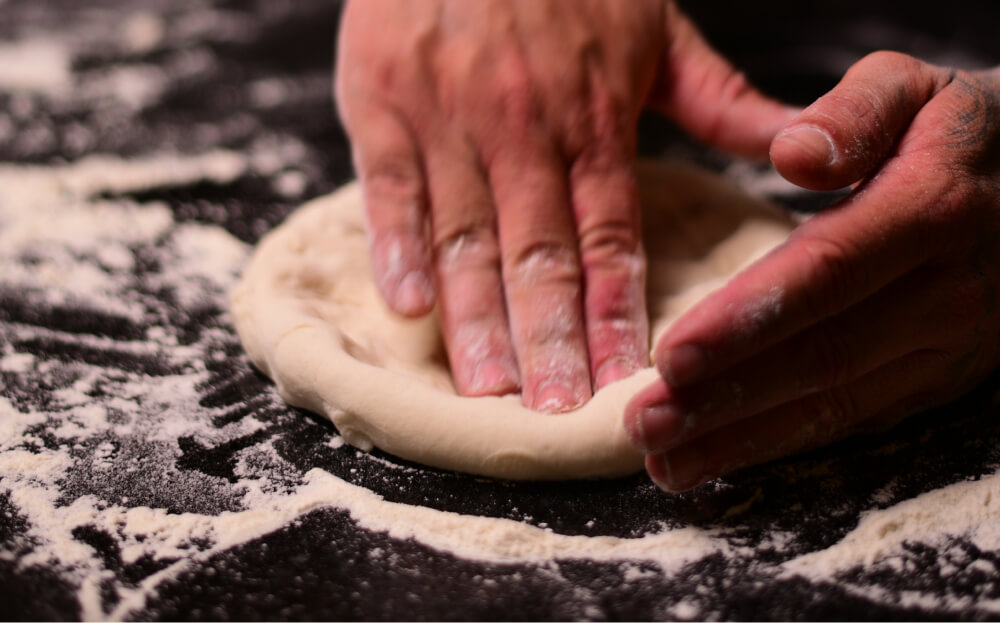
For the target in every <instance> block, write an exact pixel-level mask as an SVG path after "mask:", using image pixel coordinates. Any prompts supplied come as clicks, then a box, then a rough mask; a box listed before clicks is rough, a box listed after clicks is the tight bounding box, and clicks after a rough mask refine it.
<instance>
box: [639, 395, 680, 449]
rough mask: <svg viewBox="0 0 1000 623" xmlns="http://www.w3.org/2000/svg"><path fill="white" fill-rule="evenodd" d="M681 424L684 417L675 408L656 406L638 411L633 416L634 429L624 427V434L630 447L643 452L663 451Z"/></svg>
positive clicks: (671, 406) (664, 405)
mask: <svg viewBox="0 0 1000 623" xmlns="http://www.w3.org/2000/svg"><path fill="white" fill-rule="evenodd" d="M683 424H684V416H683V415H682V414H681V413H680V412H679V411H678V410H677V408H676V407H674V406H673V405H669V404H658V405H654V406H651V407H643V408H642V409H640V410H639V412H638V413H636V415H635V418H634V427H631V428H630V427H626V429H625V432H626V434H627V435H628V437H629V440H630V441H631V442H632V445H634V446H636V447H637V448H639V449H640V450H642V451H643V452H647V453H648V452H657V451H659V450H663V448H664V447H665V446H666V444H668V443H669V442H670V439H671V438H672V437H674V436H675V435H676V434H677V433H678V432H679V431H680V430H681V429H682V427H683Z"/></svg>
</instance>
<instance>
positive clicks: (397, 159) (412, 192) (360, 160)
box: [355, 153, 424, 203]
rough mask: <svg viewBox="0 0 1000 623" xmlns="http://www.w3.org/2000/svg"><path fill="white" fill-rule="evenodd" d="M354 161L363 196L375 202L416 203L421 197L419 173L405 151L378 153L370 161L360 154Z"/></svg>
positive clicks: (422, 188)
mask: <svg viewBox="0 0 1000 623" xmlns="http://www.w3.org/2000/svg"><path fill="white" fill-rule="evenodd" d="M355 160H356V162H357V164H356V167H357V169H358V175H359V177H360V178H361V183H362V185H363V186H364V190H365V195H366V198H368V199H371V200H375V201H377V202H381V201H391V202H407V203H417V202H419V201H422V200H423V198H424V197H423V195H424V179H423V174H422V172H421V170H420V167H419V166H418V165H417V163H416V162H414V160H413V158H412V157H411V156H410V155H409V154H403V153H386V154H379V155H378V156H375V157H374V158H371V159H370V160H367V159H366V158H365V157H364V156H363V155H360V157H357V158H355ZM366 203H369V202H366Z"/></svg>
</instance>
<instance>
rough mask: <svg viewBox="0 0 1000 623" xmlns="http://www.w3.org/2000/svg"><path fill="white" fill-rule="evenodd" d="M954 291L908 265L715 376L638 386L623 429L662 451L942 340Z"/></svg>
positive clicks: (946, 279)
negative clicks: (868, 293) (677, 385)
mask: <svg viewBox="0 0 1000 623" xmlns="http://www.w3.org/2000/svg"><path fill="white" fill-rule="evenodd" d="M962 289H963V287H962V284H961V283H960V282H959V280H956V279H955V278H953V277H952V276H949V275H943V274H933V275H932V274H929V273H928V271H923V270H917V271H914V272H912V273H910V274H908V275H907V276H905V277H904V278H902V279H899V280H897V281H896V282H894V283H893V284H891V285H890V286H889V287H887V288H885V289H883V290H882V291H880V292H878V293H876V294H875V295H873V296H872V297H870V298H868V299H866V300H865V301H862V302H861V303H860V304H858V305H856V306H854V307H852V308H850V309H849V310H846V311H845V312H843V313H841V314H839V315H837V316H834V317H832V318H829V319H827V320H826V321H824V322H821V323H819V324H816V325H814V326H812V327H810V328H808V329H806V330H804V331H802V332H801V333H799V334H797V335H795V336H793V337H792V338H790V339H788V340H785V341H783V342H780V343H778V344H777V345H775V346H773V347H772V348H769V349H767V350H765V351H763V352H762V353H760V354H758V355H757V356H755V357H752V358H750V359H748V360H747V361H745V362H742V363H740V364H737V365H735V366H733V367H732V368H730V369H729V370H727V371H725V372H723V373H722V374H721V375H719V376H718V377H715V378H712V379H710V380H708V381H705V382H703V383H699V384H696V385H693V386H689V387H684V388H681V389H672V388H670V387H668V386H666V385H665V384H664V383H662V381H661V382H660V383H658V384H657V385H654V386H653V387H650V388H648V389H646V390H644V391H643V392H640V393H639V394H638V395H637V396H636V397H635V398H634V399H633V400H632V401H631V402H630V403H629V405H628V406H627V407H626V411H625V425H626V430H627V431H629V434H630V437H631V438H632V439H633V442H634V443H636V445H637V446H638V447H640V448H641V449H642V450H643V451H644V452H663V451H665V450H669V449H670V448H673V447H677V446H680V445H683V444H684V443H686V442H687V441H689V440H691V439H693V438H696V437H700V436H702V435H704V434H706V433H708V432H711V431H713V430H716V429H719V428H721V427H724V426H729V425H732V423H733V422H736V421H737V420H742V419H744V418H749V417H752V416H754V415H757V414H759V413H762V412H764V411H766V410H768V409H772V408H775V407H777V406H778V405H781V404H785V403H789V402H793V401H795V400H798V399H800V398H803V397H804V396H807V395H809V394H812V393H815V392H817V391H822V390H826V389H829V388H832V387H837V386H840V385H844V384H845V383H849V382H851V381H853V380H855V379H857V378H860V377H861V376H863V375H865V374H868V373H869V372H871V371H872V370H875V369H877V368H879V367H881V366H883V365H885V364H887V363H888V362H890V361H893V360H895V359H898V358H899V357H902V356H904V355H906V354H907V353H910V352H913V351H914V350H916V349H920V348H933V347H936V346H939V345H943V344H945V343H946V342H947V339H948V337H949V336H950V334H951V331H952V328H951V327H953V326H955V323H956V322H961V321H962V320H963V319H964V315H965V312H964V311H963V310H962V309H958V308H957V306H955V305H950V304H948V303H943V302H942V301H941V297H940V293H941V292H957V291H960V290H962ZM966 289H967V288H966ZM956 298H957V297H956ZM650 398H652V399H654V400H656V402H655V403H650V402H649V400H650Z"/></svg>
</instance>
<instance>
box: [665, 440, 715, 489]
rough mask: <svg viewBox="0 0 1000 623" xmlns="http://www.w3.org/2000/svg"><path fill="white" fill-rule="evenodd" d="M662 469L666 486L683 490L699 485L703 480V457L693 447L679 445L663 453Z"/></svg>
mask: <svg viewBox="0 0 1000 623" xmlns="http://www.w3.org/2000/svg"><path fill="white" fill-rule="evenodd" d="M663 469H664V471H665V472H666V476H667V483H666V484H667V487H668V488H670V489H671V490H673V491H683V490H685V489H690V488H692V487H695V486H697V485H700V484H701V483H702V482H703V481H704V480H705V457H704V456H703V455H702V454H701V452H698V451H697V450H695V449H694V448H691V447H681V448H677V449H676V450H672V451H670V452H668V453H666V454H664V455H663Z"/></svg>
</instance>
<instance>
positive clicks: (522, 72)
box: [489, 62, 541, 135]
mask: <svg viewBox="0 0 1000 623" xmlns="http://www.w3.org/2000/svg"><path fill="white" fill-rule="evenodd" d="M489 95H490V97H491V102H492V105H493V106H495V107H496V109H497V114H498V116H499V117H500V121H501V123H502V125H503V127H504V128H505V129H506V130H507V131H509V132H514V133H516V134H518V135H523V134H526V133H529V132H530V131H531V130H532V129H533V128H534V127H535V126H536V124H537V122H538V119H539V116H540V114H541V107H540V104H539V101H538V90H537V88H536V86H535V84H534V81H533V80H532V78H531V75H530V73H529V72H528V70H527V68H526V67H525V66H524V65H523V63H520V62H507V63H505V64H504V65H503V66H501V67H500V68H499V69H498V70H497V72H496V75H495V77H494V79H493V82H492V84H491V85H490V89H489Z"/></svg>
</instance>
